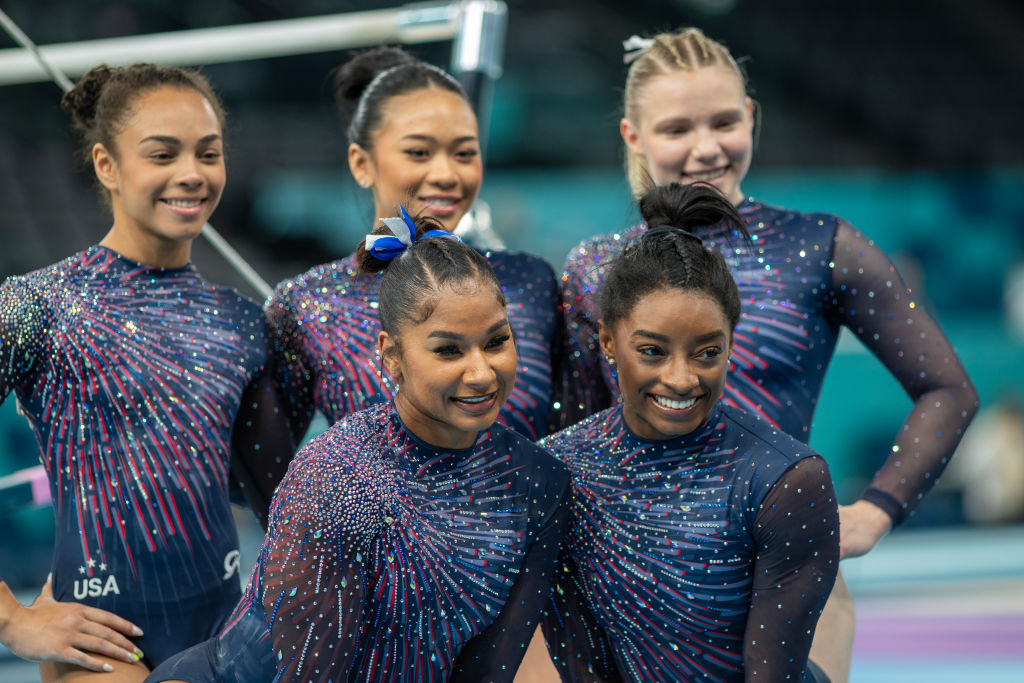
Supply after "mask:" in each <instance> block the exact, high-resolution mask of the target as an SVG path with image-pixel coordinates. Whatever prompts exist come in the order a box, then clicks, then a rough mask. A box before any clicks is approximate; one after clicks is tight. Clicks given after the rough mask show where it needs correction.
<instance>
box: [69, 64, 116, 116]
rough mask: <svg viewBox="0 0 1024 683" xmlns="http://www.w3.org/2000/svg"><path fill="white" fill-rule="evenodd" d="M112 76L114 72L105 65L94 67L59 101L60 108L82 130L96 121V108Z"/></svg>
mask: <svg viewBox="0 0 1024 683" xmlns="http://www.w3.org/2000/svg"><path fill="white" fill-rule="evenodd" d="M113 75H114V71H113V70H112V69H111V68H110V67H108V66H107V65H106V64H101V65H100V66H95V67H93V68H91V69H89V71H87V72H86V73H85V75H84V76H82V77H81V78H80V79H78V82H77V83H76V84H75V87H73V88H72V89H71V90H69V91H67V92H66V93H64V96H63V97H62V98H61V100H60V106H61V108H62V109H63V110H64V111H66V112H68V113H69V114H71V116H73V117H74V119H75V123H77V124H78V125H79V126H80V127H81V128H82V129H83V130H88V129H90V128H92V125H93V123H94V122H95V121H96V106H97V105H98V104H99V101H100V95H101V94H102V93H103V88H104V86H106V84H107V82H108V81H110V79H111V77H112V76H113Z"/></svg>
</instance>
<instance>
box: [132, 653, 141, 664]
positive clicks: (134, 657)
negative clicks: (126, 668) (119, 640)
mask: <svg viewBox="0 0 1024 683" xmlns="http://www.w3.org/2000/svg"><path fill="white" fill-rule="evenodd" d="M132 659H133V660H135V661H136V662H137V661H139V660H140V659H142V651H141V650H136V651H135V652H133V653H132Z"/></svg>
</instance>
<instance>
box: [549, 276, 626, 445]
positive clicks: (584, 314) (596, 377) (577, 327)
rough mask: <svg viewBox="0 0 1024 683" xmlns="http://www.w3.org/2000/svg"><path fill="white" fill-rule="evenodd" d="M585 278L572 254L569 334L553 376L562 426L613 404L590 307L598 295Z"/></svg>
mask: <svg viewBox="0 0 1024 683" xmlns="http://www.w3.org/2000/svg"><path fill="white" fill-rule="evenodd" d="M586 278H587V273H586V272H584V271H583V269H582V268H581V267H579V266H578V265H576V266H574V265H573V262H572V256H570V257H569V260H568V261H567V262H566V266H565V272H564V273H563V274H562V311H563V314H564V316H565V325H566V337H565V340H564V343H563V345H562V349H561V354H562V357H561V359H560V363H559V368H558V374H557V375H555V376H554V377H553V378H552V380H553V384H554V386H553V393H554V398H555V401H556V402H557V403H558V404H559V405H560V406H561V408H560V410H559V414H560V419H559V421H558V425H557V426H558V427H559V428H564V427H568V426H569V425H573V424H576V423H577V422H579V421H580V420H582V419H583V418H585V417H588V416H590V415H593V414H594V413H596V412H598V411H600V410H604V409H605V408H607V407H609V406H611V405H612V395H611V392H610V391H609V390H608V386H607V385H606V384H605V379H604V376H603V374H602V371H601V346H600V344H599V342H598V328H597V319H596V317H595V316H594V313H593V312H592V310H591V309H592V308H593V307H596V305H597V303H596V301H592V300H590V299H588V298H587V297H596V296H597V295H596V293H594V292H590V291H588V287H587V282H586V281H585V280H586ZM594 287H595V288H596V287H597V283H596V281H595V283H594Z"/></svg>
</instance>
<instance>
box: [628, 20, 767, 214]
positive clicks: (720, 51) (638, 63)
mask: <svg viewBox="0 0 1024 683" xmlns="http://www.w3.org/2000/svg"><path fill="white" fill-rule="evenodd" d="M630 56H632V55H630ZM627 59H629V57H627ZM706 66H723V67H725V68H727V69H730V70H731V71H732V72H733V73H735V74H736V77H737V78H738V79H740V83H741V84H743V88H744V90H746V87H747V78H746V75H745V74H744V73H743V70H742V69H741V68H740V66H739V64H737V63H736V60H735V59H733V56H732V54H730V52H729V50H728V49H727V48H726V47H725V46H724V45H722V44H721V43H719V42H718V41H716V40H712V39H711V38H708V37H707V36H706V35H704V32H703V31H701V30H700V29H699V28H693V27H690V28H684V29H682V30H681V31H678V32H676V33H659V34H658V35H656V36H654V37H653V38H651V44H650V45H649V46H648V47H646V48H644V49H643V50H642V51H640V52H639V53H636V55H635V56H633V59H632V63H631V64H630V67H629V71H628V73H627V74H626V90H625V94H624V97H623V100H624V101H623V115H624V116H625V117H626V118H627V119H629V120H630V121H631V122H632V123H633V124H634V125H636V124H637V122H638V121H639V118H638V114H639V107H640V91H641V90H642V89H643V88H644V86H645V85H646V84H647V82H648V81H650V80H651V79H652V78H654V77H655V76H660V75H662V74H667V73H672V72H673V71H694V70H696V69H699V68H701V67H706ZM626 176H627V177H628V178H629V187H630V189H632V190H633V194H634V196H636V197H637V198H639V197H640V196H641V195H643V194H644V193H645V192H646V191H647V190H649V189H651V186H652V185H653V182H652V181H651V175H650V172H649V171H648V169H647V164H646V162H645V161H644V158H643V157H642V156H641V155H639V154H634V153H633V152H632V151H630V150H629V149H628V148H627V149H626Z"/></svg>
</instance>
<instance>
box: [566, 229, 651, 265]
mask: <svg viewBox="0 0 1024 683" xmlns="http://www.w3.org/2000/svg"><path fill="white" fill-rule="evenodd" d="M644 227H645V226H644V225H643V224H639V225H634V226H632V227H630V228H626V229H625V230H620V231H618V232H609V233H605V234H603V235H594V236H593V237H588V238H587V239H585V240H583V241H582V242H580V243H579V244H577V245H576V246H575V247H573V248H572V249H571V250H570V251H569V255H568V256H567V257H566V260H565V264H566V270H569V266H570V265H571V264H581V263H591V262H595V261H604V260H606V259H607V258H609V257H614V256H617V255H618V254H619V253H620V252H621V251H622V250H623V249H625V248H626V247H627V246H628V245H629V244H631V243H632V242H635V241H636V240H637V239H639V238H640V236H641V235H642V234H643V232H644Z"/></svg>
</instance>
